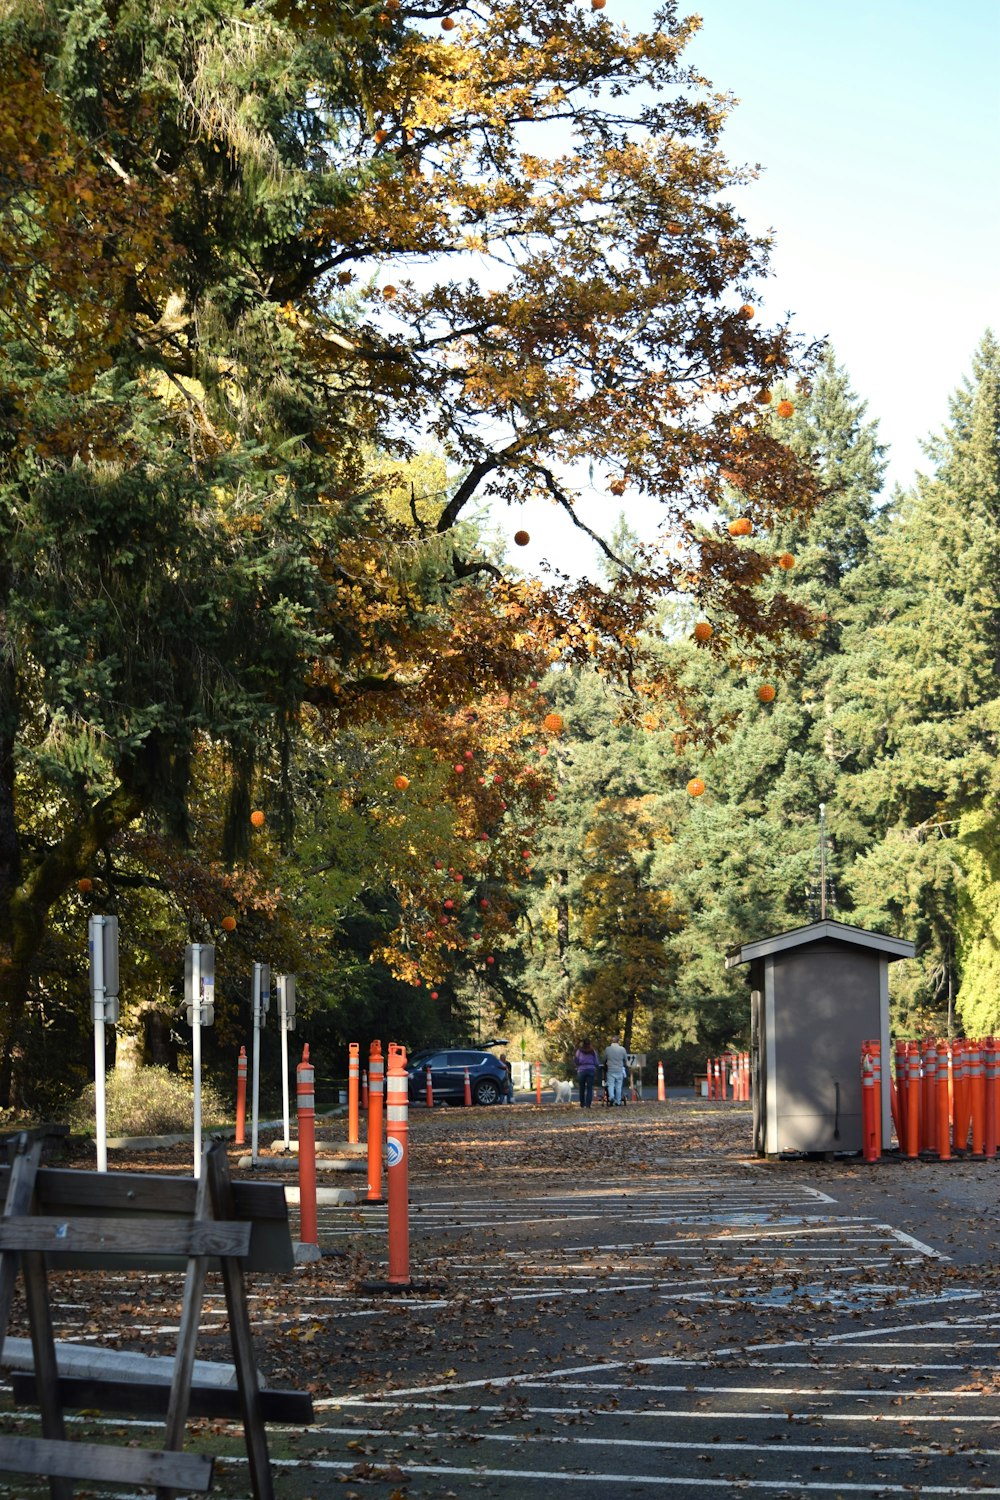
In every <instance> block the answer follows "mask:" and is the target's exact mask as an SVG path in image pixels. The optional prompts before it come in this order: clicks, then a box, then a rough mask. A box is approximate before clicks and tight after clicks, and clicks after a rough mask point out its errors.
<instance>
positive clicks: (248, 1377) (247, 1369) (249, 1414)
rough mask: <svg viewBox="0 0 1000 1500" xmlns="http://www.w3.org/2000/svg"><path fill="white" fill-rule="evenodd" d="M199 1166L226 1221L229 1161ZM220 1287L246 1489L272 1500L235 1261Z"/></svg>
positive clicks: (214, 1157)
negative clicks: (247, 1468)
mask: <svg viewBox="0 0 1000 1500" xmlns="http://www.w3.org/2000/svg"><path fill="white" fill-rule="evenodd" d="M203 1166H204V1172H205V1176H206V1178H207V1179H208V1186H209V1197H210V1200H211V1204H212V1209H213V1211H214V1213H215V1214H216V1216H217V1217H218V1218H220V1219H228V1218H230V1216H231V1215H232V1213H233V1184H232V1181H231V1179H230V1176H229V1161H228V1159H227V1157H226V1155H225V1153H224V1152H221V1151H208V1152H206V1153H205V1161H204V1164H203ZM222 1285H223V1287H224V1288H225V1292H226V1310H227V1312H228V1313H229V1339H230V1344H231V1346H232V1350H233V1363H234V1364H235V1366H236V1383H237V1385H238V1386H239V1391H240V1398H241V1401H242V1407H243V1433H244V1437H245V1438H246V1445H247V1459H248V1461H249V1465H250V1486H251V1489H252V1490H253V1497H254V1500H274V1480H273V1478H272V1475H271V1460H270V1456H269V1454H268V1451H267V1432H266V1430H265V1428H264V1413H263V1407H262V1405H261V1391H260V1386H259V1384H258V1381H257V1362H256V1360H255V1359H254V1353H253V1340H252V1338H251V1336H250V1314H249V1310H248V1308H247V1295H246V1281H245V1279H244V1276H243V1267H242V1266H241V1264H240V1262H239V1261H238V1260H236V1259H235V1257H233V1258H229V1259H226V1260H224V1261H223V1262H222Z"/></svg>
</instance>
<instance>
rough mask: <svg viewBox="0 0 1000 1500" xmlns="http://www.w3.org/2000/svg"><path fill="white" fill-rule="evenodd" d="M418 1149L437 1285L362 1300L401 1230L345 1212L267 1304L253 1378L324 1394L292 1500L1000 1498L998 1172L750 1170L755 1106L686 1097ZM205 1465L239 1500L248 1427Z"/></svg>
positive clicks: (83, 1315) (413, 1173) (430, 1129)
mask: <svg viewBox="0 0 1000 1500" xmlns="http://www.w3.org/2000/svg"><path fill="white" fill-rule="evenodd" d="M410 1128H411V1136H410V1198H411V1203H410V1228H411V1237H410V1271H411V1276H412V1278H413V1280H414V1282H415V1283H418V1284H420V1285H427V1286H428V1287H429V1288H430V1289H429V1290H424V1291H418V1290H413V1291H411V1292H406V1293H404V1294H403V1295H396V1296H392V1297H386V1296H379V1295H377V1294H371V1293H368V1292H366V1291H365V1290H364V1289H363V1286H362V1283H363V1282H364V1281H365V1280H366V1279H367V1278H368V1277H370V1276H372V1275H374V1276H378V1275H380V1274H384V1271H385V1257H386V1253H387V1224H386V1211H385V1209H384V1208H365V1209H360V1208H349V1207H348V1208H341V1207H330V1208H321V1210H320V1217H319V1236H318V1238H319V1241H320V1245H321V1247H322V1248H323V1249H324V1252H325V1254H324V1257H323V1259H322V1261H321V1262H319V1263H317V1264H316V1265H313V1266H306V1267H302V1268H300V1269H299V1270H297V1271H296V1273H295V1277H294V1279H293V1280H292V1281H291V1282H290V1283H289V1284H287V1285H281V1286H278V1285H269V1284H267V1283H266V1282H265V1281H264V1280H263V1279H258V1282H257V1283H255V1286H254V1288H253V1289H252V1300H251V1313H252V1317H253V1320H254V1326H255V1335H256V1337H257V1340H258V1345H259V1347H260V1348H261V1350H262V1356H263V1357H262V1363H264V1364H265V1365H269V1366H270V1373H271V1375H272V1377H273V1378H274V1380H275V1381H276V1383H282V1384H284V1383H308V1384H309V1385H311V1386H312V1388H313V1391H314V1402H315V1408H316V1418H317V1420H316V1423H315V1425H314V1426H313V1427H312V1428H310V1429H307V1430H304V1431H303V1430H298V1431H293V1430H291V1429H282V1428H274V1429H271V1433H270V1441H271V1450H272V1455H273V1459H274V1468H275V1475H276V1493H277V1496H278V1500H319V1497H325V1496H328V1495H331V1496H333V1495H335V1496H346V1497H351V1496H352V1495H354V1496H358V1497H367V1496H379V1497H385V1500H390V1497H391V1500H402V1497H407V1500H451V1497H454V1496H459V1497H464V1496H495V1497H498V1500H500V1497H503V1500H508V1497H509V1500H515V1497H516V1500H550V1497H552V1496H553V1495H561V1494H566V1495H570V1494H573V1495H574V1496H576V1495H581V1494H583V1495H586V1496H592V1495H593V1496H597V1495H604V1494H608V1493H622V1494H628V1495H629V1496H635V1497H647V1496H650V1497H651V1496H653V1495H664V1494H667V1493H673V1494H675V1495H680V1496H687V1495H691V1496H702V1495H704V1496H710V1495H715V1494H718V1493H720V1492H722V1491H724V1490H746V1491H748V1492H753V1493H755V1494H759V1495H762V1496H766V1497H783V1500H798V1497H802V1500H805V1497H837V1496H842V1497H843V1500H849V1497H851V1500H853V1497H858V1496H862V1497H863V1496H897V1495H928V1496H930V1495H934V1496H973V1495H975V1496H983V1495H987V1496H1000V1435H998V1433H997V1421H998V1418H1000V1407H998V1401H1000V1377H998V1376H997V1374H996V1366H997V1350H998V1347H1000V1307H998V1282H997V1277H996V1273H995V1264H996V1246H997V1240H998V1235H1000V1231H998V1225H1000V1218H998V1214H997V1210H996V1201H997V1192H996V1186H997V1182H998V1174H1000V1166H998V1164H997V1163H996V1162H971V1161H964V1162H963V1161H960V1162H956V1163H954V1164H951V1165H950V1166H948V1165H939V1164H935V1163H903V1162H891V1163H886V1164H884V1165H879V1166H875V1167H867V1168H866V1167H865V1166H864V1165H863V1164H861V1163H860V1162H857V1161H855V1160H835V1161H829V1162H827V1161H779V1162H772V1161H760V1160H757V1159H755V1158H753V1157H752V1156H751V1155H749V1152H748V1144H749V1133H750V1132H749V1112H748V1109H747V1107H746V1106H741V1105H732V1104H728V1105H727V1104H721V1103H720V1104H716V1103H707V1102H705V1101H700V1100H697V1099H695V1098H693V1097H687V1098H681V1099H676V1098H675V1099H672V1100H669V1101H668V1102H667V1103H666V1104H664V1105H658V1104H655V1103H647V1104H644V1105H641V1106H632V1107H630V1108H628V1109H624V1110H618V1111H608V1110H598V1109H595V1110H592V1111H581V1110H579V1109H577V1108H575V1107H573V1106H552V1105H546V1106H543V1107H542V1109H537V1108H536V1107H534V1106H531V1105H523V1104H519V1105H517V1106H516V1107H515V1108H513V1109H510V1108H494V1109H491V1110H461V1109H436V1110H434V1111H433V1112H430V1111H423V1112H421V1111H418V1110H414V1111H412V1112H411V1121H410ZM122 1294H123V1296H128V1297H129V1298H130V1299H131V1300H130V1302H129V1306H130V1307H131V1308H132V1310H133V1316H132V1329H133V1333H134V1335H135V1336H136V1337H137V1338H140V1339H142V1340H145V1341H147V1342H150V1343H152V1344H155V1347H156V1348H157V1350H158V1349H159V1348H160V1347H169V1337H170V1330H171V1326H173V1328H174V1329H176V1322H175V1321H174V1320H173V1318H172V1314H173V1312H174V1310H175V1306H176V1303H175V1302H172V1301H171V1300H170V1298H169V1297H165V1298H164V1299H163V1300H162V1301H157V1297H156V1288H155V1287H153V1286H150V1287H149V1288H148V1296H147V1298H146V1300H145V1302H144V1303H143V1306H144V1308H145V1321H144V1322H141V1323H139V1322H137V1321H136V1318H135V1316H134V1309H135V1287H134V1285H132V1286H131V1287H130V1288H128V1289H123V1293H122ZM75 1295H76V1294H75V1293H74V1296H75ZM88 1316H89V1314H88V1313H87V1311H86V1310H84V1311H83V1312H75V1311H74V1308H73V1306H72V1305H70V1303H69V1299H67V1305H65V1306H64V1307H62V1308H57V1310H56V1317H57V1321H59V1322H60V1324H61V1327H60V1328H57V1334H58V1335H59V1336H62V1337H66V1336H72V1337H76V1338H78V1339H81V1340H87V1339H93V1340H100V1339H101V1337H102V1336H106V1334H107V1328H106V1327H105V1328H103V1329H102V1328H100V1327H97V1328H94V1327H93V1326H89V1325H88V1322H87V1318H88ZM90 1322H91V1324H92V1323H93V1319H92V1317H91V1319H90ZM221 1329H224V1306H223V1303H222V1299H221V1293H219V1292H217V1291H213V1293H212V1295H211V1296H210V1297H209V1299H208V1300H207V1301H206V1310H205V1320H204V1334H205V1341H206V1343H207V1344H208V1345H209V1346H211V1344H212V1341H213V1339H217V1338H219V1337H220V1330H221ZM150 1352H153V1351H152V1349H150ZM199 1352H202V1351H201V1350H200V1351H199ZM89 1421H90V1424H91V1427H93V1422H94V1419H93V1418H90V1419H89ZM107 1421H108V1423H109V1424H113V1426H114V1427H115V1428H116V1429H117V1430H118V1431H120V1432H122V1433H123V1435H127V1437H128V1438H133V1437H134V1438H135V1440H138V1441H142V1442H143V1443H146V1444H149V1445H155V1428H154V1427H152V1426H151V1425H150V1424H145V1427H144V1424H142V1423H123V1422H121V1421H117V1420H114V1419H112V1418H108V1419H107ZM189 1446H191V1447H198V1446H203V1447H205V1448H206V1449H207V1450H209V1451H214V1452H217V1453H221V1454H223V1456H224V1461H223V1464H222V1466H221V1472H220V1473H219V1475H218V1480H217V1485H216V1492H217V1493H219V1494H222V1495H226V1496H230V1497H236V1496H245V1495H246V1494H247V1493H248V1489H247V1471H246V1464H245V1460H244V1459H243V1457H242V1453H241V1445H240V1441H239V1433H238V1430H237V1431H234V1430H232V1429H228V1428H226V1427H225V1424H219V1423H215V1424H200V1426H199V1427H198V1429H197V1430H196V1431H194V1432H193V1433H192V1435H191V1440H190V1443H189ZM34 1493H35V1492H34V1491H32V1490H30V1489H29V1488H27V1487H24V1486H20V1487H18V1488H17V1489H15V1490H9V1491H6V1490H2V1489H0V1494H3V1495H4V1496H6V1495H8V1494H9V1495H12V1496H13V1495H17V1496H18V1497H19V1500H28V1497H29V1495H32V1494H34ZM103 1493H104V1492H102V1491H97V1490H87V1491H86V1494H87V1495H88V1496H90V1495H95V1496H96V1495H99V1494H101V1495H102V1494H103ZM108 1493H109V1495H110V1493H111V1492H110V1491H109V1492H108ZM118 1493H119V1494H120V1493H121V1492H118Z"/></svg>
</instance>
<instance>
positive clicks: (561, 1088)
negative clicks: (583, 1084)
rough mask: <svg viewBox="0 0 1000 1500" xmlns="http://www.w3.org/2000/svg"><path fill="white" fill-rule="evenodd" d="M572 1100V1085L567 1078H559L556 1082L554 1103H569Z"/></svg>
mask: <svg viewBox="0 0 1000 1500" xmlns="http://www.w3.org/2000/svg"><path fill="white" fill-rule="evenodd" d="M572 1102H573V1085H572V1084H571V1083H570V1081H569V1079H568V1078H563V1079H560V1081H559V1082H558V1083H557V1084H556V1103H557V1104H571V1103H572Z"/></svg>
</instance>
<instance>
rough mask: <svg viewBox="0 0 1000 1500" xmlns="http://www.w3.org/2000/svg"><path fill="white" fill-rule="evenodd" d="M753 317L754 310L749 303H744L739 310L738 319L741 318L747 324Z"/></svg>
mask: <svg viewBox="0 0 1000 1500" xmlns="http://www.w3.org/2000/svg"><path fill="white" fill-rule="evenodd" d="M753 315H754V309H753V308H752V307H751V306H750V303H749V302H744V304H743V306H742V307H741V308H740V317H741V318H746V320H747V322H748V323H749V321H750V319H751V318H752V317H753Z"/></svg>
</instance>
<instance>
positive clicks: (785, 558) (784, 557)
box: [778, 552, 795, 572]
mask: <svg viewBox="0 0 1000 1500" xmlns="http://www.w3.org/2000/svg"><path fill="white" fill-rule="evenodd" d="M778 567H779V568H784V569H785V571H786V572H787V571H788V569H789V568H794V567H795V558H794V557H793V556H792V554H791V553H790V552H782V554H781V556H780V557H779V558H778Z"/></svg>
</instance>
